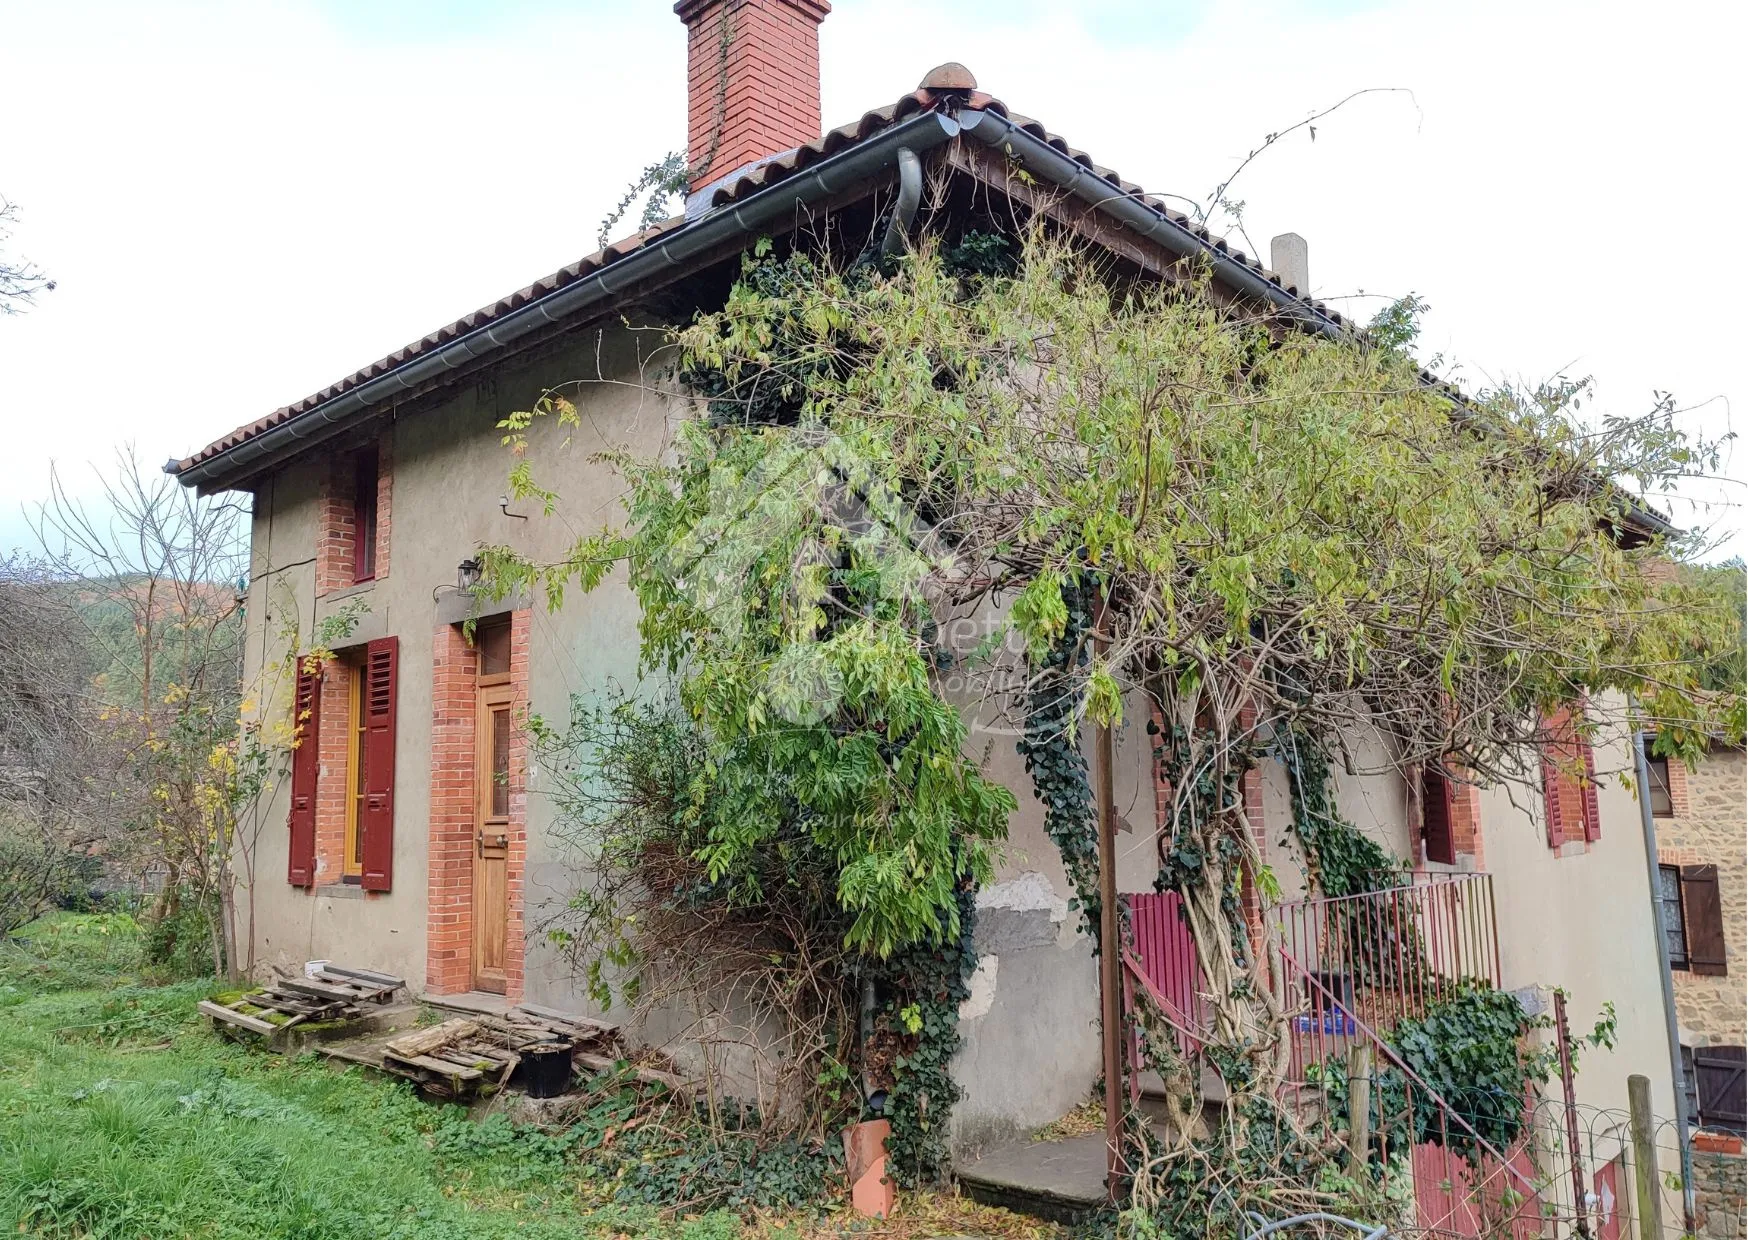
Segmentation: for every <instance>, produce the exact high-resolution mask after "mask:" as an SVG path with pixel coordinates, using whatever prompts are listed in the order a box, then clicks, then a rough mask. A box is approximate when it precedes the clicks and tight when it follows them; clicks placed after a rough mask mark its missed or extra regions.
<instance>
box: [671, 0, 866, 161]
mask: <svg viewBox="0 0 1748 1240" xmlns="http://www.w3.org/2000/svg"><path fill="white" fill-rule="evenodd" d="M831 7H832V6H831V5H830V4H829V3H828V2H827V0H680V2H679V3H678V4H676V5H675V6H674V12H676V13H678V14H679V15H680V20H681V21H683V22H685V23H686V111H687V135H686V158H687V159H689V160H691V161H692V164H693V168H694V170H695V171H694V172H693V176H692V188H693V189H697V188H699V187H700V186H704V185H708V184H709V183H710V182H712V181H714V180H716V179H717V178H719V177H722V176H725V175H726V174H728V173H730V172H733V171H735V170H736V169H738V168H743V167H745V166H746V165H747V164H750V163H753V162H754V161H755V160H760V159H763V158H765V156H767V155H776V154H779V153H780V152H783V151H787V150H789V149H791V148H792V147H797V146H800V145H801V144H802V143H804V142H812V141H813V140H814V139H815V138H817V137H819V23H820V22H822V21H824V20H825V15H826V14H827V13H829V12H831ZM700 164H702V165H703V166H702V167H700V166H699V165H700Z"/></svg>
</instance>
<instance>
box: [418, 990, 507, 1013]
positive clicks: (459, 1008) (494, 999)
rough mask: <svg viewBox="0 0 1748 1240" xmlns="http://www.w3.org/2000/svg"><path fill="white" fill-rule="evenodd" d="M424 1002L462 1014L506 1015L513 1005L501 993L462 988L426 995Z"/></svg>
mask: <svg viewBox="0 0 1748 1240" xmlns="http://www.w3.org/2000/svg"><path fill="white" fill-rule="evenodd" d="M424 1002H425V1003H426V1004H427V1005H429V1006H431V1007H434V1008H442V1009H443V1010H445V1011H449V1012H459V1013H461V1014H462V1015H463V1016H507V1015H509V1012H510V1009H511V1008H513V1007H515V1006H516V1005H515V1004H514V1003H511V1002H510V1001H509V1000H508V999H506V998H505V997H504V996H503V995H496V994H492V993H491V992H490V991H485V990H464V991H462V992H461V993H459V994H453V995H426V996H425V997H424Z"/></svg>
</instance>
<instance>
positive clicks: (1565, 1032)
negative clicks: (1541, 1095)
mask: <svg viewBox="0 0 1748 1240" xmlns="http://www.w3.org/2000/svg"><path fill="white" fill-rule="evenodd" d="M1554 1036H1555V1037H1556V1038H1558V1039H1559V1042H1560V1084H1561V1086H1562V1087H1563V1088H1564V1089H1565V1091H1566V1144H1567V1145H1568V1146H1570V1147H1571V1148H1570V1149H1568V1150H1567V1151H1566V1156H1567V1157H1568V1158H1569V1159H1570V1160H1571V1163H1572V1213H1573V1214H1574V1215H1576V1216H1577V1218H1578V1234H1579V1235H1580V1236H1585V1237H1588V1236H1589V1235H1590V1216H1589V1214H1588V1212H1587V1211H1586V1210H1585V1209H1584V1150H1583V1147H1581V1146H1580V1145H1579V1143H1578V1093H1577V1089H1576V1087H1575V1086H1574V1085H1573V1083H1572V1030H1571V1027H1570V1026H1569V1025H1567V1023H1566V992H1565V991H1563V990H1561V989H1559V988H1558V987H1556V988H1555V990H1554ZM1649 1113H1650V1107H1649V1105H1648V1100H1647V1106H1646V1114H1649Z"/></svg>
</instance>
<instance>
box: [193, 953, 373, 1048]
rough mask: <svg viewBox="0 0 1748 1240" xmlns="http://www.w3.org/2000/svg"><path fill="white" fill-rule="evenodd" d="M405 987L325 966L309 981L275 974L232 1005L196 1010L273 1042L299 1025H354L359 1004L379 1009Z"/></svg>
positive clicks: (205, 1004) (366, 972)
mask: <svg viewBox="0 0 1748 1240" xmlns="http://www.w3.org/2000/svg"><path fill="white" fill-rule="evenodd" d="M405 985H406V982H404V981H403V980H401V979H400V978H398V977H391V976H389V975H388V974H387V973H377V972H374V971H373V970H370V969H351V968H346V967H344V966H341V965H334V964H330V965H324V966H323V967H322V968H321V969H320V970H318V971H317V972H316V974H315V976H313V977H292V976H289V975H287V974H285V973H282V972H280V971H279V970H277V969H275V970H274V980H273V981H272V982H271V983H269V984H268V985H266V986H262V987H259V988H257V989H255V990H252V991H250V992H249V993H248V994H246V995H244V996H243V997H242V998H240V999H236V1000H233V1001H232V1002H230V1003H214V1002H213V1001H211V1000H202V1001H201V1002H200V1004H199V1005H198V1006H199V1010H200V1012H201V1014H202V1015H204V1016H206V1017H208V1018H209V1019H210V1020H211V1021H212V1022H213V1027H214V1028H219V1027H221V1026H222V1027H224V1028H226V1029H231V1030H236V1031H240V1032H243V1033H248V1034H253V1035H256V1036H259V1037H262V1038H267V1039H271V1038H273V1037H274V1035H276V1034H279V1033H283V1032H284V1031H285V1030H287V1029H292V1028H295V1027H296V1026H298V1025H302V1024H306V1023H312V1022H317V1021H331V1020H356V1019H357V1018H358V1017H360V1016H362V1015H363V1014H364V1013H363V1012H362V1011H361V1010H360V1005H362V1004H366V1003H373V1004H382V1003H387V1002H388V1001H389V1000H390V999H392V998H394V996H395V992H396V991H398V990H400V989H401V988H402V987H404V986H405Z"/></svg>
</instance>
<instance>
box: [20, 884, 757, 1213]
mask: <svg viewBox="0 0 1748 1240" xmlns="http://www.w3.org/2000/svg"><path fill="white" fill-rule="evenodd" d="M139 970H140V965H139V957H138V944H137V934H136V933H135V931H134V929H133V928H132V927H131V926H130V925H128V924H125V923H124V922H123V921H121V920H119V919H115V918H110V919H104V918H101V917H95V918H83V919H71V918H66V917H60V918H55V919H52V920H48V921H45V922H41V923H37V924H36V925H34V926H32V927H29V928H27V932H26V933H25V934H23V935H22V936H20V938H19V940H18V941H15V942H10V943H3V944H0V1233H8V1234H26V1235H38V1236H51V1237H61V1236H65V1237H75V1236H77V1237H93V1238H97V1237H116V1238H117V1240H120V1238H123V1237H125V1238H127V1240H137V1238H139V1237H154V1238H158V1237H177V1236H198V1237H248V1238H249V1240H268V1238H272V1237H287V1238H295V1240H326V1238H327V1237H334V1238H335V1240H339V1238H341V1237H346V1238H348V1240H351V1238H353V1237H402V1236H404V1237H414V1236H417V1237H419V1238H420V1240H448V1238H450V1237H499V1236H506V1237H507V1236H525V1237H533V1238H535V1240H542V1238H545V1237H559V1236H564V1237H577V1236H587V1235H605V1234H612V1233H633V1234H636V1233H642V1232H651V1231H654V1232H664V1233H668V1234H672V1235H675V1236H678V1237H680V1238H681V1240H727V1238H729V1237H732V1236H734V1235H735V1234H736V1233H737V1232H738V1231H739V1229H740V1228H739V1223H738V1220H736V1219H735V1217H734V1216H733V1215H727V1214H715V1215H705V1216H703V1217H702V1218H698V1219H693V1220H690V1221H682V1222H672V1223H669V1222H663V1221H662V1219H661V1218H660V1217H659V1216H658V1215H657V1214H656V1213H655V1212H654V1211H653V1210H637V1209H628V1208H624V1207H618V1206H613V1205H608V1204H602V1203H603V1200H604V1198H605V1196H606V1195H607V1194H606V1192H605V1191H604V1190H605V1189H606V1188H607V1187H609V1186H606V1185H602V1184H601V1183H599V1182H598V1180H597V1179H596V1178H595V1176H594V1174H593V1173H592V1172H591V1170H590V1167H589V1165H588V1164H587V1163H583V1162H579V1161H578V1160H577V1159H576V1158H575V1157H574V1156H573V1149H572V1146H573V1141H572V1139H571V1138H568V1137H565V1136H559V1137H553V1136H547V1135H544V1134H542V1133H539V1132H536V1131H533V1130H529V1129H517V1128H513V1127H511V1126H510V1125H509V1124H507V1123H504V1122H503V1121H502V1120H501V1119H497V1120H492V1121H489V1122H487V1123H485V1124H475V1123H472V1122H471V1121H469V1120H468V1119H467V1118H466V1116H465V1114H464V1113H463V1112H462V1111H461V1110H460V1108H457V1107H436V1106H432V1105H430V1104H428V1103H425V1102H422V1101H420V1100H419V1099H417V1098H415V1097H414V1096H413V1094H412V1093H411V1091H410V1090H408V1089H406V1088H404V1087H402V1086H400V1085H398V1084H394V1083H389V1082H385V1081H381V1080H371V1079H365V1078H364V1077H362V1076H360V1075H359V1074H358V1073H357V1071H356V1070H353V1071H351V1072H345V1073H342V1072H337V1071H334V1070H333V1069H331V1068H330V1067H328V1066H327V1064H326V1063H325V1062H324V1061H320V1060H317V1059H315V1058H313V1057H309V1056H305V1057H303V1058H299V1059H296V1060H288V1059H286V1058H284V1057H281V1056H276V1055H270V1054H267V1053H265V1052H263V1051H260V1050H258V1049H253V1048H247V1047H242V1046H236V1045H232V1044H230V1043H228V1042H225V1041H224V1040H222V1039H220V1038H218V1037H216V1036H215V1035H213V1034H212V1033H211V1032H210V1031H208V1030H207V1029H206V1028H205V1026H204V1024H203V1023H201V1022H199V1021H198V1020H197V1019H195V1017H194V1004H195V1002H196V1001H197V1000H198V999H200V998H201V997H203V996H204V995H206V994H209V993H212V992H213V991H214V990H215V989H216V987H215V986H214V984H213V983H211V982H182V983H177V984H174V985H167V986H148V985H143V984H141V977H140V972H139Z"/></svg>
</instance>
